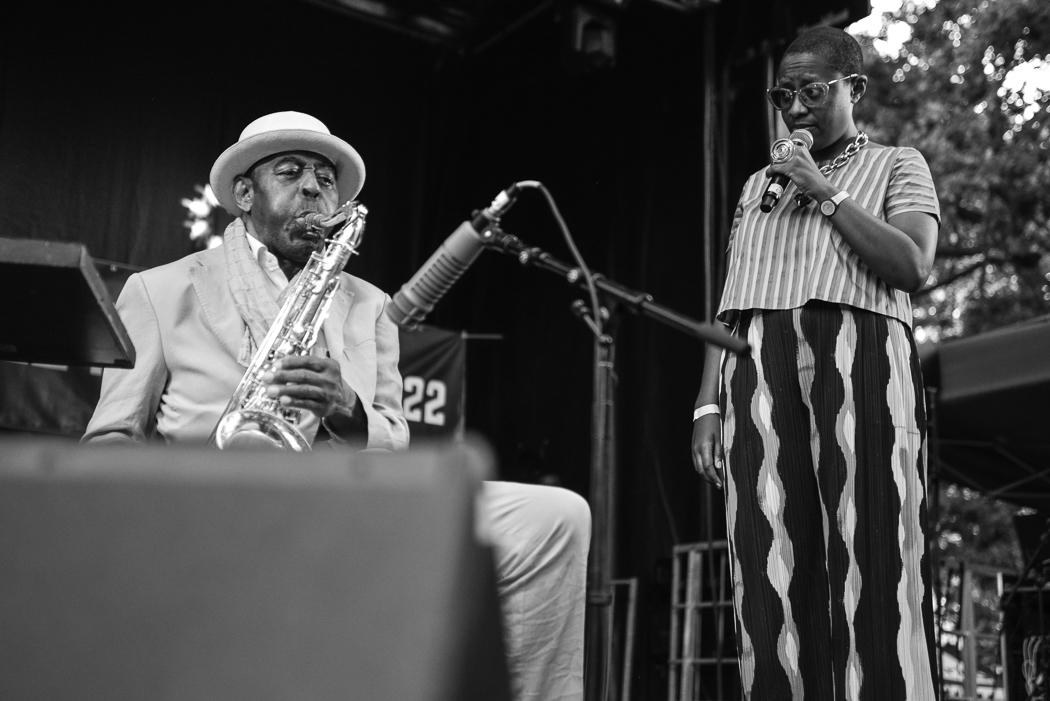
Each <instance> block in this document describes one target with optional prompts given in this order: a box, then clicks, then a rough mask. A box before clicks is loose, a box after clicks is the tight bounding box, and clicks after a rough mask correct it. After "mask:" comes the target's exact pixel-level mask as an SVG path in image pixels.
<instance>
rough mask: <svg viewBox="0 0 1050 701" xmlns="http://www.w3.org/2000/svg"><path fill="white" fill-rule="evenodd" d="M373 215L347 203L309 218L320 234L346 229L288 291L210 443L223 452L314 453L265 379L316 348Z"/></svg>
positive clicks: (296, 413)
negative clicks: (260, 449) (284, 362)
mask: <svg viewBox="0 0 1050 701" xmlns="http://www.w3.org/2000/svg"><path fill="white" fill-rule="evenodd" d="M367 214H368V210H367V209H366V208H365V207H364V205H361V204H358V203H357V202H347V203H346V204H344V205H343V206H342V207H340V208H339V209H338V210H336V211H335V212H334V213H333V214H332V215H330V216H325V215H323V214H308V215H306V216H305V217H303V219H304V220H305V224H306V225H307V226H308V227H310V228H311V229H313V230H314V231H319V230H320V229H322V228H327V227H332V226H336V225H337V224H342V226H341V227H340V228H339V229H338V230H337V231H336V232H335V233H333V234H331V235H330V236H329V237H328V243H327V245H326V246H325V249H324V252H323V253H320V252H318V251H314V253H313V254H311V256H310V260H309V261H307V263H306V266H305V267H304V268H303V270H302V272H301V273H300V274H299V277H298V278H296V282H295V284H294V286H293V288H292V289H291V290H289V291H288V295H287V298H286V299H285V302H284V304H283V305H282V306H281V310H280V312H279V313H278V314H277V318H276V319H274V322H273V325H272V326H270V330H269V331H268V332H267V333H266V338H265V339H263V342H262V343H261V344H259V349H258V350H257V351H256V352H255V355H254V356H253V357H252V361H251V363H250V364H249V365H248V369H247V370H245V372H244V377H243V378H241V381H240V384H238V385H237V390H236V391H235V392H234V393H233V396H232V397H231V398H230V402H229V404H227V405H226V409H225V410H224V411H223V412H222V417H221V418H220V419H219V423H218V424H216V426H215V430H214V431H212V435H211V439H210V440H209V442H210V443H212V444H213V445H216V446H218V447H219V448H223V449H225V448H229V447H241V446H257V445H264V446H270V447H276V448H281V449H284V450H294V451H297V452H304V451H309V450H310V442H309V441H308V440H307V439H306V437H305V436H303V434H302V432H300V431H299V429H298V428H297V424H298V423H299V418H300V413H301V412H300V410H299V409H288V408H286V407H284V406H282V405H281V402H280V397H270V396H267V394H266V384H265V383H263V382H262V376H263V374H264V373H266V372H269V371H270V370H272V369H273V366H274V363H276V362H277V361H278V360H280V359H282V358H285V357H288V356H301V355H306V354H307V353H309V352H310V350H311V349H312V348H313V345H314V342H315V341H316V340H317V332H318V331H319V330H320V329H321V324H322V322H324V320H325V317H326V316H328V308H329V307H330V306H331V303H332V296H333V295H334V294H335V292H336V290H337V289H339V274H340V273H341V272H342V270H343V267H344V266H345V265H346V263H347V261H349V260H350V256H352V255H354V254H355V253H356V252H357V247H358V246H359V245H360V243H361V236H362V234H363V232H364V228H365V215H367Z"/></svg>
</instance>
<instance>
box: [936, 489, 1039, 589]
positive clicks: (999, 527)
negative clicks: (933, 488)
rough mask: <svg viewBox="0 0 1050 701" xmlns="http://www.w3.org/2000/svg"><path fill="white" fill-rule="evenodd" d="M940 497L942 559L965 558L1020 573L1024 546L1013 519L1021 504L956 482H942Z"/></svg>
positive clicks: (939, 546)
mask: <svg viewBox="0 0 1050 701" xmlns="http://www.w3.org/2000/svg"><path fill="white" fill-rule="evenodd" d="M939 498H940V504H939V507H940V508H939V509H938V512H939V537H938V540H937V559H938V561H939V562H941V563H944V564H957V563H959V562H964V561H965V562H968V563H970V564H973V565H985V566H989V567H995V568H997V569H1001V570H1008V571H1009V570H1013V571H1017V572H1020V570H1021V568H1022V567H1023V564H1022V562H1021V548H1020V545H1019V544H1018V542H1017V534H1016V532H1015V530H1014V522H1013V519H1014V516H1015V515H1016V514H1017V513H1018V510H1019V509H1018V507H1016V506H1013V505H1010V504H1007V503H1005V502H1002V501H998V500H992V499H987V498H985V497H984V495H982V494H980V493H979V492H974V491H972V490H970V489H966V488H964V487H958V486H956V485H954V484H948V485H942V486H941V488H940V493H939Z"/></svg>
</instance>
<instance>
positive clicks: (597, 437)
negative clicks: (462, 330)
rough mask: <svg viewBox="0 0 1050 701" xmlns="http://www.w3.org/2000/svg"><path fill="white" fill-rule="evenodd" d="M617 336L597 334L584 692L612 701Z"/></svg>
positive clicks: (591, 698) (589, 696)
mask: <svg viewBox="0 0 1050 701" xmlns="http://www.w3.org/2000/svg"><path fill="white" fill-rule="evenodd" d="M614 360H615V347H614V342H613V337H612V336H611V335H609V334H603V335H602V336H600V337H597V338H595V340H594V404H593V407H592V418H591V489H590V505H591V551H590V564H589V566H588V568H587V639H586V644H585V649H586V660H587V667H586V670H585V683H584V696H585V698H586V699H587V700H588V701H607V699H608V695H609V687H610V674H611V673H612V614H613V611H612V582H611V580H612V571H613V567H614V553H613V532H612V524H613V523H614V521H613V512H614V507H615V503H614V501H615V500H614V495H615V479H614V474H615V454H614V447H615V445H616V439H615V435H614V430H613V423H614V422H613V382H614V372H613V368H614Z"/></svg>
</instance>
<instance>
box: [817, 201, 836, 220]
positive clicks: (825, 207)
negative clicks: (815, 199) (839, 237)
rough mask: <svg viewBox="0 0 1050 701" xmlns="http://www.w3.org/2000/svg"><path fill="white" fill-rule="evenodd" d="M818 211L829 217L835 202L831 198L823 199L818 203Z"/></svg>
mask: <svg viewBox="0 0 1050 701" xmlns="http://www.w3.org/2000/svg"><path fill="white" fill-rule="evenodd" d="M820 211H821V213H822V214H824V216H826V217H830V216H831V215H832V214H834V213H835V203H834V202H832V201H831V200H824V201H823V202H821V203H820Z"/></svg>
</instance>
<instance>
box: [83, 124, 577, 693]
mask: <svg viewBox="0 0 1050 701" xmlns="http://www.w3.org/2000/svg"><path fill="white" fill-rule="evenodd" d="M364 176H365V169H364V164H363V162H362V161H361V158H360V156H358V154H357V152H356V151H355V150H354V149H353V148H352V147H351V146H350V145H349V144H347V143H346V142H345V141H343V140H342V139H339V138H336V137H335V136H332V135H331V134H330V133H329V131H328V129H327V128H326V127H325V126H324V125H323V124H322V123H321V122H319V121H318V120H316V119H314V118H313V117H310V116H308V115H305V114H301V113H298V112H279V113H276V114H271V115H267V116H265V117H261V118H259V119H257V120H255V121H254V122H252V123H251V124H249V125H248V127H246V128H245V130H244V131H243V132H242V134H241V137H240V139H239V140H238V142H237V143H236V144H234V145H233V146H231V147H230V148H228V149H226V151H225V152H223V154H222V155H220V156H219V158H218V159H217V160H216V161H215V165H214V166H213V167H212V172H211V186H212V189H213V190H214V191H215V195H216V197H217V198H218V200H219V202H220V203H221V204H222V205H223V207H225V208H226V210H227V211H229V212H230V213H231V214H233V215H234V216H236V217H237V219H235V220H234V222H233V223H232V224H230V226H229V227H227V229H226V232H225V235H224V242H223V245H222V246H219V247H218V248H213V249H209V250H207V251H202V252H200V253H195V254H192V255H190V256H187V257H186V258H183V259H181V260H178V261H175V262H174V263H169V264H168V265H163V266H160V267H159V268H154V269H151V270H147V271H145V272H143V273H139V274H136V275H132V276H131V277H130V278H129V279H128V282H127V283H126V284H125V286H124V289H123V291H122V292H121V295H120V298H119V299H118V300H117V309H118V311H119V312H120V316H121V319H122V320H123V322H124V325H125V327H127V329H128V334H129V335H130V336H131V339H132V341H133V342H134V344H135V348H136V351H137V359H136V362H135V367H134V368H132V369H130V370H119V369H106V370H105V371H104V373H103V378H102V395H101V398H100V400H99V403H98V406H97V408H96V410H95V414H94V416H93V417H92V418H91V421H90V422H89V424H88V428H87V433H86V434H85V436H84V441H91V442H96V441H98V442H101V441H146V440H150V439H154V438H158V439H161V440H164V441H166V442H169V443H173V442H187V441H189V442H200V443H203V442H205V441H207V440H208V439H209V436H211V435H212V432H213V431H214V430H215V429H216V427H217V424H218V422H219V420H220V417H221V416H223V414H224V411H225V410H226V409H227V405H228V404H230V399H231V397H232V396H233V395H234V394H235V391H236V390H237V388H238V386H239V384H240V382H241V379H242V376H244V374H245V369H246V368H248V367H249V366H250V365H254V364H253V362H252V361H253V359H254V358H255V357H256V354H257V352H258V350H259V348H260V346H265V345H266V341H265V339H266V336H267V334H268V332H269V330H270V327H271V326H272V324H273V321H274V319H275V318H277V316H278V314H280V313H281V312H282V310H283V307H284V303H285V301H286V300H285V299H284V298H285V297H287V296H288V295H289V294H291V293H290V290H292V289H295V288H296V285H291V286H290V280H291V279H293V278H295V275H296V274H297V273H299V272H300V271H301V270H303V267H304V266H305V265H306V263H307V261H309V260H310V257H311V255H312V254H313V253H314V252H315V251H316V250H318V248H319V247H320V246H321V243H322V242H321V240H320V237H319V233H320V232H319V230H318V227H319V222H327V221H329V219H328V215H331V214H333V212H335V211H336V210H337V209H338V208H339V205H340V204H341V203H345V202H347V201H349V200H353V199H354V198H355V197H356V196H357V193H358V192H359V191H360V189H361V186H362V184H363V181H364ZM318 215H320V216H318ZM339 282H340V284H339V287H338V289H337V291H336V292H335V293H334V295H333V296H332V298H331V302H330V306H329V308H328V313H327V316H326V317H325V318H324V321H323V323H322V325H321V328H320V330H319V332H318V334H317V341H316V344H315V345H314V347H313V350H312V352H310V353H307V354H303V355H288V356H286V357H284V358H282V359H281V360H280V361H279V362H278V364H277V367H274V368H272V369H267V371H265V372H263V373H262V374H261V375H260V377H259V381H260V382H262V383H265V384H266V392H267V394H269V395H270V396H272V397H275V398H277V399H278V401H279V402H280V404H281V406H283V407H286V408H288V409H296V410H299V411H298V414H299V419H298V420H297V421H296V429H297V431H298V432H299V433H301V434H302V437H303V439H304V440H305V441H306V442H307V443H308V444H312V445H313V446H314V447H315V448H316V446H317V444H318V442H320V441H327V444H328V445H329V446H337V445H338V444H347V443H348V444H350V445H352V446H362V447H365V446H366V447H368V448H380V449H387V450H397V449H402V448H406V447H407V446H408V438H409V436H408V424H407V422H406V420H405V417H404V413H403V410H402V406H401V393H402V383H401V376H400V374H399V372H398V368H397V363H398V354H399V348H398V332H397V327H396V326H395V324H394V323H393V321H391V320H390V319H389V318H388V316H387V314H386V313H385V309H386V305H388V304H390V298H389V297H388V296H387V295H386V294H385V293H383V292H382V291H381V290H379V289H378V288H376V287H374V286H373V285H370V284H369V283H367V282H365V281H363V280H360V279H358V278H356V277H353V276H351V275H349V274H347V273H345V272H344V273H342V274H341V275H340V276H339ZM290 413H292V414H294V413H295V412H290ZM479 520H480V521H481V523H482V524H483V526H484V528H485V531H486V533H487V536H488V539H489V540H490V541H491V542H492V545H493V551H494V555H495V568H496V579H497V591H498V594H499V596H500V600H501V604H502V607H503V613H504V623H505V626H504V628H505V639H506V643H507V653H508V663H509V667H510V672H511V679H512V682H513V686H514V692H515V698H516V699H520V700H521V701H555V700H564V701H580V700H581V699H582V698H583V619H584V608H585V597H586V568H587V550H588V546H589V542H590V510H589V508H588V506H587V502H586V501H584V500H583V499H582V498H581V497H579V496H577V495H576V494H574V493H572V492H570V491H568V490H565V489H558V488H554V487H541V486H535V485H525V484H512V483H505V482H485V483H484V484H483V485H482V491H481V494H480V495H479Z"/></svg>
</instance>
